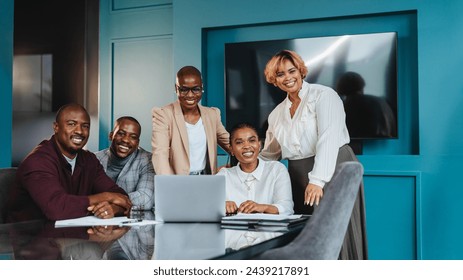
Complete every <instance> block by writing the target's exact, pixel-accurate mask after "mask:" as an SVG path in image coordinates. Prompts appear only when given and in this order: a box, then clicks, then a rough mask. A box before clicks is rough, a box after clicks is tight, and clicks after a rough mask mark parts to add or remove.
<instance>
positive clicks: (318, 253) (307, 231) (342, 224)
mask: <svg viewBox="0 0 463 280" xmlns="http://www.w3.org/2000/svg"><path fill="white" fill-rule="evenodd" d="M362 176H363V166H362V165H361V164H360V163H358V162H354V161H351V162H344V163H341V164H340V165H339V166H338V167H337V170H336V172H335V174H334V175H333V178H332V179H331V181H330V183H328V184H327V185H326V186H325V190H324V191H325V193H324V195H323V198H322V200H321V201H320V204H319V206H317V207H315V210H314V213H313V215H312V217H311V218H310V220H309V221H308V222H307V224H306V225H305V227H304V228H303V229H302V231H301V233H300V234H299V235H298V236H297V237H296V238H295V239H294V240H293V241H291V242H290V243H289V244H288V245H286V246H283V247H280V248H276V249H272V250H269V251H267V252H264V253H262V254H261V255H258V256H257V257H255V259H274V260H285V259H306V260H336V259H338V257H339V252H340V251H341V246H342V243H343V240H344V236H345V234H346V230H347V226H348V224H349V220H350V216H351V214H352V209H353V207H354V202H355V199H356V197H357V193H358V191H359V186H360V182H361V180H362Z"/></svg>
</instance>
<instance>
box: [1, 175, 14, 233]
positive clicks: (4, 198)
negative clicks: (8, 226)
mask: <svg viewBox="0 0 463 280" xmlns="http://www.w3.org/2000/svg"><path fill="white" fill-rule="evenodd" d="M16 170H17V168H16V167H9V168H0V224H2V223H4V221H5V215H6V205H7V202H8V195H9V192H10V188H11V186H12V185H13V184H14V182H15V179H16Z"/></svg>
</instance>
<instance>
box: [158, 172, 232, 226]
mask: <svg viewBox="0 0 463 280" xmlns="http://www.w3.org/2000/svg"><path fill="white" fill-rule="evenodd" d="M154 207H155V208H154V209H155V210H154V211H155V219H156V221H163V222H220V221H221V219H222V217H223V216H225V176H221V175H155V176H154Z"/></svg>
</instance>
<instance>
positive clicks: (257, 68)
mask: <svg viewBox="0 0 463 280" xmlns="http://www.w3.org/2000/svg"><path fill="white" fill-rule="evenodd" d="M283 49H288V50H293V51H295V52H297V53H298V54H299V55H300V56H301V57H302V59H303V60H304V61H305V63H306V66H307V68H308V71H309V72H308V75H307V77H306V78H305V81H307V82H308V83H317V84H322V85H325V86H329V87H331V88H333V89H334V90H336V92H337V93H338V94H339V96H340V97H341V99H342V100H343V103H344V110H345V112H346V124H347V128H348V130H349V135H350V137H351V139H388V138H397V125H398V124H397V34H396V33H395V32H385V33H371V34H357V35H342V36H330V37H315V38H299V39H289V40H272V41H255V42H239V43H227V44H225V95H226V126H227V128H228V129H230V128H231V127H233V126H234V125H235V124H237V123H241V122H248V123H251V124H252V125H254V126H255V127H256V128H257V129H258V132H259V136H260V137H261V138H264V137H265V131H266V129H267V126H268V125H267V118H268V115H269V114H270V112H271V111H272V110H273V109H274V108H275V106H276V105H277V104H279V103H280V102H281V101H282V100H283V99H284V98H286V93H285V92H283V91H281V90H280V89H279V88H277V87H275V86H273V85H270V84H268V83H267V82H266V80H265V76H264V69H265V65H266V64H267V61H268V60H269V59H270V58H271V57H272V56H273V55H274V54H276V53H277V52H279V51H280V50H283Z"/></svg>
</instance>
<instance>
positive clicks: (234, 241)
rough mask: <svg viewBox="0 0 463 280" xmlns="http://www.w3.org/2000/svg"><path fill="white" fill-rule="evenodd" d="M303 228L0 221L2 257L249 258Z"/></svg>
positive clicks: (118, 258) (0, 250) (0, 249)
mask: <svg viewBox="0 0 463 280" xmlns="http://www.w3.org/2000/svg"><path fill="white" fill-rule="evenodd" d="M145 218H151V217H150V216H149V215H148V216H145ZM299 231H300V228H299V229H294V230H290V231H289V234H288V233H282V232H264V231H245V230H232V229H223V228H221V226H220V224H219V223H164V224H156V225H146V226H134V227H119V226H108V227H92V228H88V227H68V228H55V227H54V222H52V221H30V222H22V223H15V224H3V225H0V259H32V260H38V259H68V260H71V259H78V260H112V259H117V260H123V259H126V260H150V259H152V260H172V259H182V260H187V259H220V258H228V257H230V256H233V255H234V254H235V253H237V252H238V253H240V254H238V255H239V257H235V258H248V257H252V256H251V255H249V253H248V254H242V252H243V251H244V250H246V249H247V248H253V247H255V246H256V245H259V244H266V246H263V247H265V248H269V246H270V247H274V246H281V245H282V242H286V243H287V242H289V241H290V240H292V238H294V236H296V235H297V233H298V232H299ZM282 237H283V238H285V239H287V240H284V241H282V240H283V238H282ZM269 240H270V241H269ZM273 240H275V241H273ZM277 240H278V242H277ZM266 241H269V242H270V243H271V242H275V245H268V244H269V242H266ZM259 246H260V245H259ZM253 249H255V248H253ZM255 252H256V250H252V253H255ZM235 255H236V254H235ZM232 258H233V257H232Z"/></svg>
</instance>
